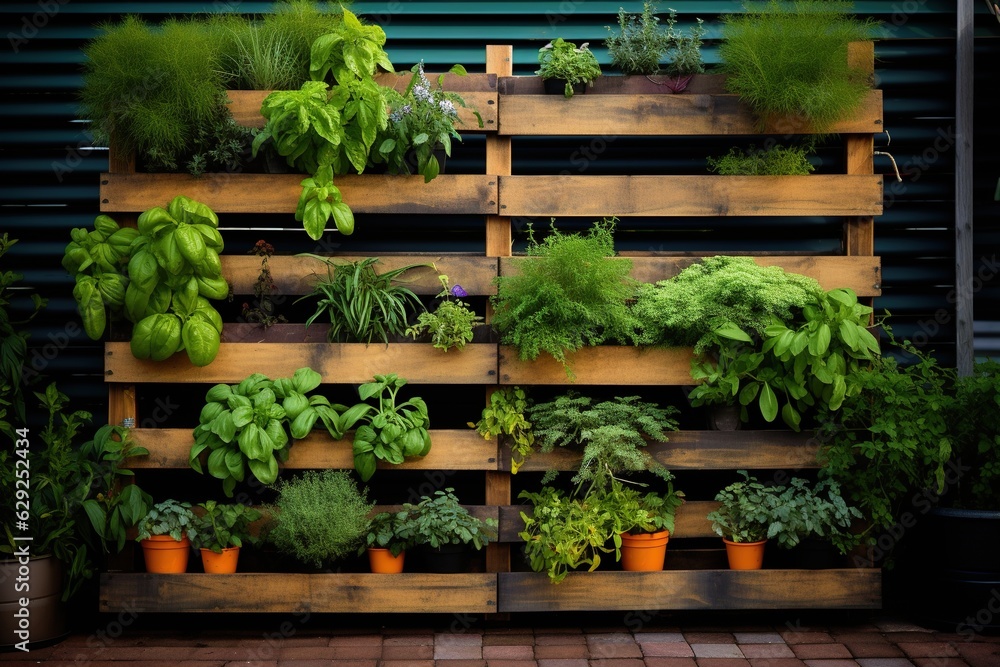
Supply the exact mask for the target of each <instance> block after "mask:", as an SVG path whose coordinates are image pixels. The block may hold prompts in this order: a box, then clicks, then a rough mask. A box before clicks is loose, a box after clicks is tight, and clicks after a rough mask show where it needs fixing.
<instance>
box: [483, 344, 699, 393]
mask: <svg viewBox="0 0 1000 667" xmlns="http://www.w3.org/2000/svg"><path fill="white" fill-rule="evenodd" d="M692 354H693V353H692V351H691V349H690V348H668V349H661V348H638V347H629V346H613V345H604V346H598V347H585V348H581V349H580V350H577V351H576V352H573V353H571V354H569V355H567V357H566V358H567V361H568V363H569V366H570V368H571V369H572V372H573V373H574V374H575V379H571V378H570V377H569V376H568V375H567V372H566V369H565V368H563V366H562V364H560V363H559V362H558V361H556V360H555V359H554V358H553V357H551V356H550V355H549V354H547V353H544V352H543V353H542V354H541V355H539V357H538V358H537V359H535V360H534V361H522V360H521V359H520V358H518V352H517V348H515V347H511V346H507V345H501V346H500V384H504V385H513V384H529V385H530V384H548V385H560V384H563V385H564V384H573V383H575V384H578V385H585V384H597V385H621V386H628V385H687V384H694V380H692V379H691V355H692Z"/></svg>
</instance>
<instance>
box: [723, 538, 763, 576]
mask: <svg viewBox="0 0 1000 667" xmlns="http://www.w3.org/2000/svg"><path fill="white" fill-rule="evenodd" d="M722 541H723V542H725V544H726V556H727V557H728V558H729V569H730V570H759V569H761V568H762V567H763V566H764V545H765V544H767V540H761V541H760V542H731V541H729V540H727V539H726V538H722Z"/></svg>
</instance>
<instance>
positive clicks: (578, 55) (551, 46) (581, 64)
mask: <svg viewBox="0 0 1000 667" xmlns="http://www.w3.org/2000/svg"><path fill="white" fill-rule="evenodd" d="M587 46H588V44H587V43H586V42H584V43H583V44H581V45H580V46H579V47H577V45H576V44H574V43H573V42H567V41H565V40H564V39H563V38H562V37H557V38H555V39H554V40H552V41H551V42H549V43H548V44H546V45H545V46H543V47H542V48H540V49H538V63H539V65H540V67H539V68H538V70H536V71H535V74H537V75H538V76H540V77H542V79H543V82H544V85H545V92H546V93H548V94H550V95H558V94H559V93H562V94H563V95H564V96H565V97H573V94H574V93H585V92H586V91H587V86H588V85H592V84H593V83H594V79H596V78H597V77H599V76H601V66H600V64H599V63H598V62H597V58H596V57H595V56H594V54H593V53H592V52H591V51H590V49H589V48H587Z"/></svg>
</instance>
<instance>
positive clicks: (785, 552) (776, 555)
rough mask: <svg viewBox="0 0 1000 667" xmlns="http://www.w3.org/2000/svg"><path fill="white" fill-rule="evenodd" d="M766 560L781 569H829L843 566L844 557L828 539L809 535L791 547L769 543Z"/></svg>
mask: <svg viewBox="0 0 1000 667" xmlns="http://www.w3.org/2000/svg"><path fill="white" fill-rule="evenodd" d="M772 541H773V540H772ZM766 560H767V562H768V563H769V564H770V565H771V566H773V567H776V568H781V569H785V568H789V569H802V570H828V569H832V568H835V567H842V566H843V561H844V557H843V556H841V554H840V552H839V551H837V549H836V548H835V547H834V546H833V545H832V544H830V543H829V542H827V541H826V540H823V539H820V538H818V537H809V538H806V539H804V540H802V541H800V542H799V543H798V544H797V545H795V546H794V547H792V548H791V549H782V548H780V547H778V546H777V544H775V545H774V546H773V547H771V546H770V545H769V548H768V550H767V556H766Z"/></svg>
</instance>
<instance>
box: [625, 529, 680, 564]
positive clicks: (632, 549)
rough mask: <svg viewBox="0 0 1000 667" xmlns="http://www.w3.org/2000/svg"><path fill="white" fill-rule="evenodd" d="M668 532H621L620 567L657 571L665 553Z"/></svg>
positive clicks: (668, 536) (668, 537)
mask: <svg viewBox="0 0 1000 667" xmlns="http://www.w3.org/2000/svg"><path fill="white" fill-rule="evenodd" d="M669 539H670V533H669V532H668V531H666V530H660V531H657V532H655V533H636V534H634V535H633V534H631V533H622V549H621V551H622V569H623V570H626V571H629V572H659V571H660V570H662V569H663V560H664V559H665V558H666V555H667V540H669Z"/></svg>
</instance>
